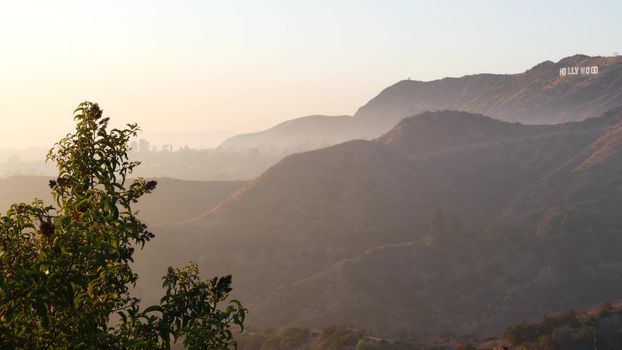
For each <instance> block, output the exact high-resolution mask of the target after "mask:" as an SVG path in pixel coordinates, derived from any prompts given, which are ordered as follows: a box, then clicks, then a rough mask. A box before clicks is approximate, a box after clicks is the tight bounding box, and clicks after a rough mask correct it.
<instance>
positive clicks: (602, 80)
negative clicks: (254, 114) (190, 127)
mask: <svg viewBox="0 0 622 350" xmlns="http://www.w3.org/2000/svg"><path fill="white" fill-rule="evenodd" d="M588 66H598V67H599V71H598V74H595V75H574V76H570V75H566V76H560V68H563V67H588ZM621 104H622V57H589V56H585V55H575V56H570V57H566V58H564V59H562V60H560V61H559V62H556V63H554V62H551V61H545V62H542V63H540V64H538V65H536V66H534V67H533V68H531V69H529V70H527V71H525V72H523V73H519V74H476V75H468V76H464V77H460V78H444V79H440V80H434V81H427V82H424V81H416V80H404V81H400V82H398V83H397V84H395V85H392V86H390V87H388V88H386V89H384V90H383V91H382V92H381V93H380V94H379V95H378V96H376V97H374V98H373V99H371V100H370V101H369V102H368V103H367V104H365V105H364V106H362V107H361V108H359V110H358V111H357V112H356V113H355V114H354V116H353V117H348V116H340V117H326V116H310V117H303V118H298V119H293V120H289V121H287V122H284V123H282V124H279V125H277V126H275V127H273V128H271V129H268V130H265V131H262V132H257V133H253V134H243V135H238V136H234V137H232V138H230V139H228V140H226V141H225V142H224V143H222V144H221V146H220V147H221V148H223V149H233V150H241V149H258V150H264V151H269V152H277V153H293V152H298V151H304V150H312V149H316V148H320V147H324V146H326V145H332V144H337V143H341V142H344V141H348V140H353V139H372V138H375V137H378V136H380V135H381V134H383V133H385V132H387V131H388V130H389V129H391V128H392V127H393V126H395V125H396V124H397V123H398V122H399V121H400V120H401V119H403V118H406V117H410V116H413V115H415V114H419V113H421V112H424V111H437V110H445V109H449V110H461V111H466V112H472V113H481V114H485V115H487V116H489V117H492V118H495V119H499V120H504V121H512V122H514V121H518V122H522V123H529V124H549V123H561V122H566V121H578V120H583V119H585V118H589V117H594V116H598V115H600V114H602V113H604V112H605V111H607V110H610V109H612V108H614V107H616V106H618V105H621Z"/></svg>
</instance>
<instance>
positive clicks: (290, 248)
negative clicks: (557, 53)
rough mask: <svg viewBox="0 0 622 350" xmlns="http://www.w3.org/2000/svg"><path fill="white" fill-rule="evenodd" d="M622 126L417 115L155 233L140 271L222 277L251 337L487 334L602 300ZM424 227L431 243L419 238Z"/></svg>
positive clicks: (302, 157)
mask: <svg viewBox="0 0 622 350" xmlns="http://www.w3.org/2000/svg"><path fill="white" fill-rule="evenodd" d="M621 121H622V110H621V109H616V110H612V111H610V112H608V113H605V114H604V115H602V116H601V117H598V118H591V119H588V120H586V121H582V122H570V123H564V124H559V125H522V124H516V123H508V122H502V121H498V120H494V119H491V118H488V117H485V116H482V115H477V114H470V113H465V112H452V111H444V112H433V113H432V112H431V113H423V114H421V115H417V116H414V117H411V118H408V119H405V120H403V121H402V122H401V123H400V124H399V125H397V126H396V127H395V128H394V129H393V130H391V131H390V132H389V133H387V134H385V135H383V136H382V137H380V138H379V139H377V140H374V141H362V140H360V141H351V142H346V143H343V144H340V145H336V146H332V147H328V148H325V149H321V150H317V151H312V152H305V153H299V154H295V155H291V156H288V157H286V158H285V159H284V160H283V161H281V162H279V163H278V164H276V165H275V166H273V167H272V168H270V169H269V170H268V171H266V172H265V173H264V174H262V175H261V176H260V177H258V178H256V179H255V180H253V181H251V182H249V183H247V184H246V185H245V186H244V188H242V189H241V190H240V191H238V192H237V193H236V194H235V195H233V196H231V197H229V198H228V199H226V200H225V201H223V202H222V203H221V204H220V205H218V206H217V207H216V208H214V209H212V210H210V211H209V212H207V213H206V214H205V215H203V216H202V217H201V218H197V219H196V220H192V221H190V222H186V223H183V224H179V225H172V226H164V227H161V228H159V230H160V232H161V234H160V237H159V238H160V239H159V240H156V242H154V244H153V245H152V246H151V247H150V248H149V250H147V251H145V252H144V253H143V256H142V259H144V260H143V262H142V263H141V264H142V265H141V266H139V268H140V269H142V271H141V272H144V273H147V274H149V273H154V272H150V271H157V272H158V273H159V272H160V271H163V270H164V269H165V268H166V266H167V264H178V263H182V262H183V261H187V260H188V259H192V260H196V261H198V262H199V263H200V264H201V265H202V266H203V268H205V269H207V270H208V271H210V272H211V273H233V274H234V276H235V285H236V291H237V293H238V296H239V297H240V298H242V299H243V300H245V301H246V302H247V305H248V307H249V308H250V309H251V310H253V312H251V314H249V317H250V320H249V322H250V324H252V325H256V326H264V327H286V326H305V327H306V326H312V327H317V326H321V325H324V324H327V323H334V324H346V325H355V326H357V327H360V328H363V329H371V330H374V331H376V332H385V333H391V332H400V331H412V332H415V334H414V335H416V336H423V335H425V336H432V335H434V334H439V333H442V332H444V331H455V332H460V333H462V334H487V333H490V332H497V331H499V330H502V329H503V328H504V327H507V326H509V325H510V324H512V323H513V322H517V321H519V320H522V319H533V317H537V316H538V315H542V314H545V313H547V312H551V311H553V310H560V309H568V308H575V307H585V306H588V305H592V304H595V303H598V302H600V301H602V300H610V299H615V298H618V297H619V296H620V295H622V283H621V282H620V281H618V279H617V278H616V276H619V273H621V272H622V271H621V270H620V269H622V261H620V259H619V257H618V254H616V252H617V251H619V249H620V248H621V247H622V241H621V240H620V239H619V237H621V236H620V233H621V232H620V230H621V229H620V227H622V225H619V215H618V213H616V208H620V207H621V204H622V203H620V202H619V199H618V198H622V197H620V196H619V194H620V193H619V186H618V185H619V183H620V182H619V180H617V179H616V177H617V176H618V175H619V173H620V169H619V168H620V166H622V163H621V160H620V154H621V153H620V152H622V149H620V148H619V147H618V145H619V143H618V142H617V135H618V134H619V133H618V130H619V125H620V122H621ZM605 150H606V152H605ZM601 154H606V157H604V156H600V155H601ZM595 155H598V157H597V159H598V162H597V163H595V162H594V161H593V159H594V157H596V156H595ZM590 159H592V160H590ZM586 162H587V163H586ZM582 164H590V166H589V167H587V166H581V165H582ZM592 164H597V165H592ZM616 181H617V182H616ZM612 186H613V187H612ZM583 209H588V210H583ZM439 212H440V213H442V214H444V215H443V216H441V217H440V219H439V220H440V221H441V222H440V223H439V222H438V221H439V220H437V222H436V223H435V221H434V220H433V218H434V217H435V215H436V214H435V213H439ZM432 225H436V226H437V227H436V228H435V229H436V232H438V231H439V230H440V231H442V233H443V235H442V237H436V239H435V240H434V241H433V242H432V243H430V241H429V240H427V238H428V236H429V232H432V230H431V226H432ZM578 257H580V258H578ZM147 267H148V268H147ZM155 275H157V273H155ZM155 275H154V276H155ZM157 282H158V281H156V280H152V282H149V281H144V284H143V288H146V290H149V289H151V288H157ZM597 286H601V287H600V288H599V287H597ZM146 298H149V295H146Z"/></svg>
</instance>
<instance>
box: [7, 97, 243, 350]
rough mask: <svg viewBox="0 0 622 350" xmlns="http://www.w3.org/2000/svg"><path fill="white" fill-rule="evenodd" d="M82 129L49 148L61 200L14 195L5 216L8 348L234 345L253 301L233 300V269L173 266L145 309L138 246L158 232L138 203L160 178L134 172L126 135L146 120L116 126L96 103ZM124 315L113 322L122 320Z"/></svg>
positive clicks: (85, 107) (84, 108)
mask: <svg viewBox="0 0 622 350" xmlns="http://www.w3.org/2000/svg"><path fill="white" fill-rule="evenodd" d="M74 119H75V120H76V121H77V125H76V131H75V133H74V134H69V135H67V136H66V137H64V138H63V139H61V140H60V141H59V142H58V143H57V144H56V145H55V147H54V148H53V149H52V150H50V152H49V154H48V160H51V161H54V162H56V164H57V167H58V177H57V178H56V180H52V181H50V188H51V191H52V195H53V198H54V200H55V202H56V205H55V206H47V205H45V204H44V203H43V202H42V201H41V200H35V201H34V202H33V203H31V204H14V205H13V206H11V208H10V209H9V211H8V212H7V213H6V215H5V216H2V217H0V270H1V273H0V348H2V349H48V348H50V349H169V348H170V346H171V343H174V342H177V341H178V340H182V339H183V343H184V344H185V346H186V347H187V348H190V349H222V348H227V347H229V346H231V345H233V340H232V333H231V330H230V328H231V327H232V326H234V325H237V326H239V327H240V328H241V327H242V326H243V321H244V316H245V312H246V310H245V309H244V308H243V307H242V306H241V305H240V303H239V302H237V301H235V300H232V301H230V303H229V304H228V305H225V306H221V305H220V303H221V302H222V301H225V300H226V299H227V298H228V295H229V293H230V292H231V276H225V277H216V278H213V279H210V280H205V281H203V280H201V279H200V278H199V271H198V267H197V265H196V264H190V265H188V266H186V267H182V268H177V269H174V268H172V267H171V268H169V269H168V273H167V274H166V276H164V278H163V287H164V289H165V290H166V294H165V296H164V297H163V298H162V299H161V303H160V304H159V305H154V306H151V307H148V308H146V309H144V310H141V309H140V307H139V302H140V300H139V299H137V298H135V297H132V296H131V295H130V286H133V285H134V284H135V283H136V281H137V280H138V276H137V275H136V274H134V272H133V271H132V268H131V263H132V262H133V261H134V260H133V254H134V250H135V247H137V246H138V247H143V246H144V245H145V243H147V242H148V241H149V240H151V239H152V238H153V237H154V235H153V234H152V233H151V232H149V231H148V230H147V226H146V225H145V224H143V223H142V222H141V221H140V220H138V219H137V218H136V217H135V216H134V211H133V210H132V207H133V204H134V203H136V202H137V201H138V200H139V199H140V197H142V196H143V195H144V194H147V193H150V192H151V191H153V190H154V189H155V187H156V182H155V181H145V180H144V179H142V178H137V179H135V180H133V181H131V183H128V181H127V177H128V176H129V175H130V174H131V173H132V171H133V170H134V168H135V167H137V166H138V165H139V163H138V162H130V161H129V160H128V155H127V152H128V149H129V146H128V141H129V139H130V138H131V137H134V136H136V134H137V132H138V130H139V129H138V127H137V125H135V124H129V125H128V126H127V128H126V129H112V130H109V129H108V121H109V119H108V118H103V116H102V110H101V109H100V108H99V106H98V105H97V104H94V103H90V102H84V103H82V104H80V105H79V106H78V108H77V109H76V111H75V116H74ZM117 318H118V322H114V323H113V322H111V320H113V319H117Z"/></svg>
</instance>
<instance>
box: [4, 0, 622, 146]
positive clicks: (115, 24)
mask: <svg viewBox="0 0 622 350" xmlns="http://www.w3.org/2000/svg"><path fill="white" fill-rule="evenodd" d="M621 14H622V2H620V1H600V2H599V1H547V2H544V1H529V0H527V1H526V0H521V1H519V0H516V1H509V0H506V1H498V0H497V1H493V0H489V1H477V0H476V1H442V0H434V1H415V0H413V1H392V0H377V1H365V0H342V1H339V0H331V1H324V0H312V1H305V0H298V1H294V0H283V1H154V0H149V1H131V0H126V1H60V0H55V1H24V0H22V1H3V0H0V118H1V119H0V120H1V124H0V148H7V147H27V146H37V147H47V146H49V145H51V143H52V142H53V141H55V140H56V139H58V138H59V137H60V136H61V135H63V134H65V133H67V132H68V131H70V130H71V128H72V118H71V115H72V111H73V109H74V108H75V106H76V105H77V104H78V103H79V102H80V101H83V100H91V101H96V102H99V103H100V105H101V106H102V107H103V109H104V111H105V112H106V114H107V115H108V116H110V117H112V119H113V121H115V122H116V123H117V124H120V123H126V122H138V123H139V124H140V125H141V126H142V129H143V130H144V131H145V133H146V134H150V133H151V134H157V133H159V134H162V133H178V134H179V133H182V134H183V133H189V132H195V133H196V132H201V131H229V132H249V131H257V130H261V129H264V128H268V127H270V126H273V125H274V124H276V123H278V122H281V121H284V120H287V119H292V118H294V117H299V116H304V115H310V114H327V115H339V114H353V113H354V112H355V111H356V109H357V108H358V107H360V106H361V105H363V104H364V103H366V102H367V101H368V100H369V99H370V98H372V97H373V96H375V95H376V94H377V93H378V92H380V90H382V89H383V88H385V87H387V86H389V85H391V84H394V83H395V82H397V81H399V80H402V79H407V78H408V77H412V78H413V79H418V80H432V79H437V78H442V77H445V76H462V75H466V74H474V73H480V72H491V73H518V72H522V71H524V70H526V69H528V68H529V67H531V66H533V65H535V64H537V63H539V62H542V61H544V60H555V61H556V60H559V59H560V58H562V57H565V56H569V55H572V54H575V53H584V54H589V55H611V54H612V53H613V52H616V51H620V52H622V40H620V38H622V25H620V23H621V22H620V15H621ZM195 139H196V138H195ZM198 142H200V141H196V140H194V141H192V142H189V143H190V145H191V146H197V145H196V143H198ZM206 144H209V141H206Z"/></svg>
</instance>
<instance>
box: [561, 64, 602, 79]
mask: <svg viewBox="0 0 622 350" xmlns="http://www.w3.org/2000/svg"><path fill="white" fill-rule="evenodd" d="M594 74H598V66H591V67H564V68H560V69H559V76H560V77H563V76H566V75H594Z"/></svg>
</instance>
